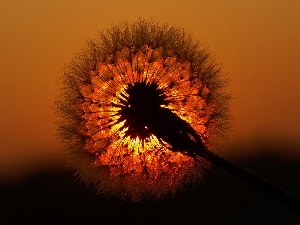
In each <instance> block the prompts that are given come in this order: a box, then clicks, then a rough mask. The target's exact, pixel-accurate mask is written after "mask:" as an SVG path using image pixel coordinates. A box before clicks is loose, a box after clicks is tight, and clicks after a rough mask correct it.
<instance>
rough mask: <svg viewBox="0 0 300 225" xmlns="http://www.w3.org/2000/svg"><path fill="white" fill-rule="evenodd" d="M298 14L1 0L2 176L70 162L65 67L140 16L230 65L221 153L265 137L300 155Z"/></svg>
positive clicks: (277, 7)
mask: <svg viewBox="0 0 300 225" xmlns="http://www.w3.org/2000/svg"><path fill="white" fill-rule="evenodd" d="M299 12H300V1H299V0H265V1H238V0H220V1H211V0H206V1H201V0H193V1H189V0H184V1H180V0H176V1H175V0H174V1H172V0H168V1H162V0H160V1H158V0H151V1H144V2H142V1H136V0H133V1H125V0H123V1H121V0H119V1H114V0H110V1H99V0H94V1H78V0H77V1H75V0H73V1H66V0H61V1H50V0H49V1H39V0H26V1H16V0H10V1H4V0H0V25H1V34H0V50H1V51H0V54H1V55H0V65H1V67H0V68H1V69H0V70H1V73H0V98H1V111H0V113H1V116H0V127H1V128H0V165H2V167H1V168H2V172H0V176H2V175H3V174H5V173H7V172H9V171H11V168H19V169H20V170H22V168H23V167H24V166H28V165H31V164H39V165H43V164H44V163H45V162H46V161H47V162H49V163H56V162H60V163H63V155H62V153H61V149H60V146H59V143H58V141H57V140H56V137H55V124H54V121H55V115H54V113H53V109H52V108H53V102H54V100H55V97H56V96H57V95H58V93H59V90H58V86H57V80H58V77H59V75H60V73H61V71H62V67H63V66H64V64H65V63H67V62H68V60H70V59H71V57H72V54H73V53H75V52H76V51H79V49H80V47H81V46H83V45H84V43H85V41H86V40H87V38H89V37H95V36H96V35H97V32H98V30H101V29H104V28H108V27H110V26H111V25H112V23H118V22H121V21H124V20H128V21H134V20H136V19H137V18H139V17H141V18H146V19H148V18H152V19H154V20H157V21H161V22H168V23H170V24H177V25H179V26H181V27H184V28H185V29H187V30H188V31H190V32H191V33H192V34H193V35H194V37H195V38H196V39H200V40H202V42H203V43H204V44H205V45H207V46H209V48H210V50H211V51H212V52H213V53H214V55H215V56H216V57H217V59H218V61H219V62H220V63H222V64H223V71H224V73H226V74H228V77H229V78H230V79H231V83H230V86H229V89H230V92H231V93H232V96H233V98H234V102H233V104H232V112H233V116H234V117H235V122H234V124H235V126H234V127H233V129H232V133H231V134H230V135H229V138H228V139H227V140H226V141H225V142H226V146H227V147H226V149H225V150H223V152H222V154H225V155H226V154H227V155H230V154H242V153H243V152H238V151H237V150H234V149H231V150H230V145H239V146H242V145H243V144H244V145H245V144H247V143H249V142H251V141H257V140H261V139H265V140H269V141H278V140H280V142H282V143H290V144H292V145H293V146H294V147H293V148H291V150H289V149H288V148H287V149H282V151H287V152H286V153H285V154H287V155H289V157H294V156H296V155H297V156H300V147H299V146H300V116H299V115H300V63H299V59H300V14H299ZM245 149H246V148H245ZM244 151H246V150H244ZM255 152H256V150H255V149H254V148H248V149H247V152H244V153H243V154H246V155H247V154H252V153H255ZM1 168H0V169H1Z"/></svg>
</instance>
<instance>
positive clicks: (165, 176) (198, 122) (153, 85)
mask: <svg viewBox="0 0 300 225" xmlns="http://www.w3.org/2000/svg"><path fill="white" fill-rule="evenodd" d="M62 84H63V86H62V87H63V88H62V94H61V96H60V100H59V101H58V102H57V109H58V111H59V113H60V115H61V117H62V120H61V121H60V124H59V134H60V137H61V138H62V140H63V142H64V143H65V150H66V152H67V154H68V157H69V163H70V164H71V166H72V167H73V168H74V169H75V170H76V174H77V175H78V176H79V177H80V178H81V179H82V180H83V181H85V182H86V183H88V184H92V185H95V186H96V188H97V190H98V191H99V192H101V193H106V194H113V195H118V196H122V197H125V198H130V199H132V200H134V201H135V200H139V199H142V198H143V197H147V196H151V197H155V198H157V197H160V196H163V195H165V194H168V193H175V191H176V190H178V189H179V188H180V187H182V186H183V185H185V184H190V183H195V182H198V181H199V180H201V178H202V173H203V169H205V168H207V167H208V165H209V163H208V162H207V161H206V160H204V159H202V158H201V157H200V156H198V155H197V154H196V155H194V154H192V152H191V151H190V149H189V147H188V143H187V142H185V140H194V141H195V142H196V141H197V140H196V139H197V138H199V140H200V141H201V143H202V144H203V146H205V148H210V149H211V148H213V141H212V140H213V137H214V136H220V135H222V134H223V133H224V132H225V131H226V128H227V126H228V100H229V97H228V95H227V93H226V90H225V87H226V80H225V79H224V77H223V76H222V74H221V72H220V67H219V66H218V64H216V63H215V62H214V61H213V59H212V58H211V56H210V54H209V52H208V51H207V49H205V48H203V47H202V46H201V45H200V44H199V42H195V41H193V39H192V38H191V36H190V35H188V34H187V33H186V32H185V31H184V30H183V29H181V28H178V27H175V26H169V25H167V24H164V25H160V24H156V23H153V22H147V21H144V20H139V21H138V22H136V23H132V24H128V23H124V24H122V25H117V26H114V27H112V28H111V29H109V30H107V31H104V32H101V33H100V35H99V37H98V39H95V40H91V41H89V42H88V43H87V45H86V47H85V49H83V50H82V51H81V52H80V53H78V54H77V55H76V57H74V59H73V60H72V61H71V63H70V64H69V65H68V66H67V67H66V69H65V73H64V75H63V77H62ZM181 137H182V138H183V139H181ZM191 143H192V142H191ZM199 151H200V150H199Z"/></svg>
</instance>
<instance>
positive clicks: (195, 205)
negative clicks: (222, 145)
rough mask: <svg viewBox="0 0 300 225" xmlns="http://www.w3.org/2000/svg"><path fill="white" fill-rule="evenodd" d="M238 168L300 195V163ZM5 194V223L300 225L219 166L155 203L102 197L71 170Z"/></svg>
mask: <svg viewBox="0 0 300 225" xmlns="http://www.w3.org/2000/svg"><path fill="white" fill-rule="evenodd" d="M237 164H239V165H242V166H244V167H246V168H247V169H249V170H251V171H252V172H255V173H257V174H259V175H261V176H263V177H265V178H267V179H269V180H270V181H272V182H273V183H275V184H277V185H279V186H280V187H282V188H284V189H285V190H287V191H289V192H290V193H291V194H293V195H295V196H297V197H300V181H299V172H300V161H297V160H295V161H282V160H279V159H278V158H274V157H270V156H264V157H263V156H262V157H257V158H253V159H251V160H249V161H240V162H237ZM0 190H1V192H0V193H1V196H0V197H1V219H0V224H141V225H144V224H182V225H183V224H300V215H297V214H296V213H295V212H293V211H291V210H290V209H289V208H286V207H285V206H284V205H281V203H278V202H277V201H276V200H274V199H273V198H271V197H269V196H267V195H266V194H265V193H263V192H261V191H259V190H257V189H256V188H254V187H252V186H251V185H249V184H248V183H245V182H244V181H242V180H240V179H238V178H236V177H234V176H232V175H231V174H229V173H227V172H226V171H223V170H222V169H219V168H218V167H213V169H212V170H209V171H207V172H206V177H205V180H204V181H203V183H202V184H200V185H198V186H197V187H194V188H193V187H189V188H187V189H186V190H185V191H182V192H179V193H178V194H177V195H176V196H174V197H172V198H169V199H165V200H159V201H155V202H151V201H150V202H142V203H126V202H122V201H120V200H117V199H112V198H108V197H105V196H97V195H96V194H95V191H93V188H92V187H87V186H86V185H85V184H82V183H80V182H79V181H76V179H75V178H74V176H72V173H71V172H70V171H69V170H67V169H65V170H59V171H55V170H54V171H47V172H45V171H44V172H42V173H40V174H36V175H32V176H31V177H29V178H28V179H26V180H23V181H20V182H19V183H15V184H11V185H6V184H2V185H1V187H0Z"/></svg>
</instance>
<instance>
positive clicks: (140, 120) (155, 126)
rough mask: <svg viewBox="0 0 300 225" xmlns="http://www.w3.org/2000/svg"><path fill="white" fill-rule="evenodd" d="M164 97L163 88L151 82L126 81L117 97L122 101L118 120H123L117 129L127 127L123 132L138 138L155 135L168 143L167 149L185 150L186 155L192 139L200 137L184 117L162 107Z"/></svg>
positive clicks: (191, 146)
mask: <svg viewBox="0 0 300 225" xmlns="http://www.w3.org/2000/svg"><path fill="white" fill-rule="evenodd" d="M166 98H167V96H166V94H165V93H164V90H163V89H161V88H159V86H158V85H157V84H156V83H154V82H152V83H146V82H144V81H143V82H136V83H134V84H129V85H128V87H127V88H126V89H125V93H121V97H120V98H119V100H120V103H121V104H122V105H121V106H120V108H121V109H120V110H119V112H118V115H119V116H120V118H119V120H118V121H119V122H121V121H124V120H125V123H124V125H123V126H122V127H121V128H120V129H126V128H127V130H126V132H125V136H129V137H130V138H132V139H135V138H137V137H138V138H140V139H141V141H142V142H143V141H144V140H145V139H146V138H149V137H150V136H151V135H155V136H156V137H157V138H158V140H159V141H161V142H162V141H164V142H167V143H168V144H170V145H171V146H172V148H171V149H170V150H172V151H181V152H185V151H186V153H188V154H189V155H190V154H192V152H190V150H191V149H194V147H195V143H196V142H198V143H199V142H201V141H200V137H199V135H197V133H196V132H195V130H194V129H193V128H192V127H191V126H190V125H189V124H188V123H187V122H186V121H184V120H183V119H181V118H180V117H179V116H177V115H176V114H175V113H174V112H172V110H171V109H169V108H166V107H165V106H167V105H168V100H166ZM198 150H199V149H198ZM188 151H189V152H188Z"/></svg>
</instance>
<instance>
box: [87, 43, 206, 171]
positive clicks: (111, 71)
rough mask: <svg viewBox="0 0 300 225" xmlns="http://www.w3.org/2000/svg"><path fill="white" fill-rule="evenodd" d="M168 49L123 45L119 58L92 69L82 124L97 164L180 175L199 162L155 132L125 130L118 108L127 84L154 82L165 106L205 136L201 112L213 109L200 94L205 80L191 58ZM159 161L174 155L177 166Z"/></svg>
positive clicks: (90, 150) (116, 168)
mask: <svg viewBox="0 0 300 225" xmlns="http://www.w3.org/2000/svg"><path fill="white" fill-rule="evenodd" d="M169 54H170V56H169V57H167V58H165V59H164V58H163V56H162V49H161V48H157V49H152V48H150V47H149V46H147V45H145V46H143V48H142V49H141V50H140V51H138V52H137V53H135V54H131V52H130V49H129V48H126V47H125V48H123V49H122V50H121V51H118V52H117V54H116V55H117V57H116V62H115V63H109V61H108V62H99V63H97V64H96V65H95V69H94V70H92V71H91V72H90V74H91V83H90V84H88V85H84V86H82V87H81V93H82V95H83V97H84V103H83V104H82V105H81V108H82V110H83V111H84V115H83V116H82V117H83V121H84V123H82V128H81V129H85V134H86V135H87V136H88V142H87V144H86V146H85V149H86V151H88V152H90V153H93V154H94V155H95V156H96V157H95V161H94V165H95V166H97V165H103V164H104V165H110V166H113V168H114V169H113V170H111V171H110V172H111V175H112V176H119V175H121V174H124V170H126V171H127V173H128V174H130V171H134V172H135V174H137V173H143V171H144V170H145V168H146V169H147V171H148V172H149V173H150V174H155V176H156V177H158V176H159V175H160V174H163V173H168V174H176V176H179V177H180V176H184V174H185V171H187V170H189V167H191V168H192V167H193V166H194V164H195V162H194V160H193V159H191V158H189V157H187V156H185V155H183V154H182V153H180V152H173V151H171V150H170V149H171V148H172V147H171V146H170V145H169V144H168V143H166V142H164V141H163V140H160V139H159V138H158V137H156V136H155V135H153V134H151V135H149V136H147V137H146V138H141V137H139V135H138V136H137V137H131V136H128V135H126V132H127V131H128V127H126V126H125V122H126V120H123V121H120V117H121V116H120V115H119V114H118V112H120V109H121V107H122V106H124V104H125V101H127V99H128V93H126V89H127V88H128V85H134V84H136V83H140V82H144V83H146V84H151V83H156V84H158V88H159V89H160V90H163V92H164V94H165V95H166V102H167V103H168V104H163V105H161V107H164V108H168V109H170V110H172V111H173V112H174V113H176V114H177V115H178V116H179V117H180V118H181V119H183V120H185V121H187V122H189V123H191V124H193V125H194V129H195V130H196V131H197V132H198V133H199V134H200V135H201V136H203V137H204V136H205V132H206V129H205V123H206V122H207V119H208V117H207V118H206V119H205V118H204V117H201V118H200V115H201V112H202V113H203V114H206V115H207V114H208V113H207V111H209V110H210V109H209V108H208V107H206V104H205V99H202V98H201V95H199V87H202V86H203V84H202V83H201V81H200V79H198V78H197V77H193V76H194V74H192V73H191V70H190V66H189V63H188V62H185V61H182V60H180V59H179V58H178V57H176V56H172V54H171V52H169ZM200 90H201V88H200ZM203 90H205V87H203V88H202V91H203ZM128 107H130V105H129V106H128ZM196 108H197V111H195V109H196ZM145 129H146V130H147V127H146V126H145ZM158 161H166V162H170V161H171V162H172V164H173V165H175V164H176V168H177V169H175V167H174V166H172V167H167V166H165V167H163V168H161V167H160V166H158V165H157V163H158ZM167 164H168V163H167ZM111 168H112V167H111ZM178 168H181V169H180V171H177V170H178ZM184 168H185V169H184ZM175 170H176V171H175Z"/></svg>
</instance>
